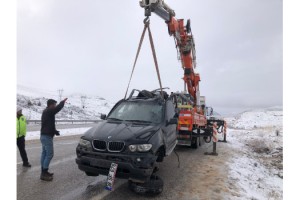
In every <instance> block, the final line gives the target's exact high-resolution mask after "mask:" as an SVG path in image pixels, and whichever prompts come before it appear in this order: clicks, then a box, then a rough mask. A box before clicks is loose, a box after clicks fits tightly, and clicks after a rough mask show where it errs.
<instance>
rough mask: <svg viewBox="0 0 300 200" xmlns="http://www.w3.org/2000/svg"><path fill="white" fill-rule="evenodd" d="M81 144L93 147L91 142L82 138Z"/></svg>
mask: <svg viewBox="0 0 300 200" xmlns="http://www.w3.org/2000/svg"><path fill="white" fill-rule="evenodd" d="M79 145H80V146H83V147H86V148H88V147H91V142H90V141H88V140H85V139H82V138H80V140H79Z"/></svg>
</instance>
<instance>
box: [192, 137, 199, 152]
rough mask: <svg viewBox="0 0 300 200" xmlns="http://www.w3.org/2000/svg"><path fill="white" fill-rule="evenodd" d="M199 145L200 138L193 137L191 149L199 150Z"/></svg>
mask: <svg viewBox="0 0 300 200" xmlns="http://www.w3.org/2000/svg"><path fill="white" fill-rule="evenodd" d="M198 145H199V137H193V138H192V141H191V147H192V148H193V149H197V148H198Z"/></svg>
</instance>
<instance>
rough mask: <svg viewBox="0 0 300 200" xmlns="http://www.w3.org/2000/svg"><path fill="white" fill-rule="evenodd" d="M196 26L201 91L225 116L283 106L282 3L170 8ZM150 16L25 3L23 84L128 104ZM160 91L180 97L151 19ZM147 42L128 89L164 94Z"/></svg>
mask: <svg viewBox="0 0 300 200" xmlns="http://www.w3.org/2000/svg"><path fill="white" fill-rule="evenodd" d="M166 3H168V4H169V5H170V7H172V8H173V9H174V10H175V12H176V17H177V18H184V19H189V18H190V19H191V27H192V32H193V34H194V38H195V42H196V51H197V64H198V65H197V68H196V71H197V72H199V73H200V77H201V82H200V93H201V95H204V96H206V99H207V104H208V105H210V106H213V107H215V109H216V110H218V111H219V112H221V113H225V114H226V113H231V112H238V111H242V110H245V109H249V108H259V107H268V106H275V105H282V0H243V1H241V0H209V1H207V0H184V1H183V0H181V1H179V0H168V1H167V0H166ZM143 19H144V10H143V9H142V8H141V7H140V6H139V3H138V0H121V1H120V0H109V1H104V0H43V1H41V0H18V21H17V45H18V46H17V80H18V84H21V85H25V86H31V87H36V88H43V89H45V90H51V91H56V90H57V89H60V88H63V89H64V90H65V94H67V93H68V94H71V93H82V94H86V95H89V94H91V95H99V96H102V97H104V98H106V99H108V100H111V101H117V100H119V99H121V98H123V96H124V93H125V90H126V86H127V83H128V79H129V75H130V72H131V69H132V64H133V61H134V56H135V53H136V49H137V45H138V42H139V37H140V35H141V32H142V29H143ZM151 29H152V34H153V37H154V43H155V47H156V52H157V56H158V63H159V67H160V71H161V77H162V84H163V86H164V87H166V86H167V87H170V88H171V90H172V91H181V90H183V80H182V79H181V78H182V77H183V70H182V68H181V64H180V62H179V61H178V60H177V53H176V49H175V44H174V40H173V38H171V37H170V36H169V35H168V31H167V26H166V24H165V22H164V21H163V20H162V19H160V18H159V17H158V16H156V15H154V14H153V15H152V17H151ZM145 39H146V40H145V42H144V45H143V48H142V51H141V55H140V59H139V61H138V63H137V68H136V71H135V73H134V76H133V81H132V83H131V89H132V88H137V89H149V90H151V89H156V88H158V87H159V84H158V81H157V77H156V73H155V67H154V63H153V60H152V54H151V50H150V46H149V42H148V38H145Z"/></svg>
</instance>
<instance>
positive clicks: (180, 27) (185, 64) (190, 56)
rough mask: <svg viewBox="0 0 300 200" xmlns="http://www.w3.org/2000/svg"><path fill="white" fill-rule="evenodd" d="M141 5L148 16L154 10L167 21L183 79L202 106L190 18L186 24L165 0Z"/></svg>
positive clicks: (146, 0)
mask: <svg viewBox="0 0 300 200" xmlns="http://www.w3.org/2000/svg"><path fill="white" fill-rule="evenodd" d="M140 6H141V7H142V8H144V9H145V16H146V17H147V18H148V17H149V16H151V13H152V12H154V13H155V14H157V15H158V16H159V17H161V18H162V19H163V20H165V22H166V23H167V25H168V30H169V34H170V36H173V37H174V38H175V43H176V48H177V50H178V53H179V55H180V60H181V63H182V68H183V69H184V78H183V80H184V82H185V84H186V86H187V89H188V93H189V94H190V95H191V96H192V97H193V98H194V99H195V104H196V105H197V106H200V93H199V81H200V75H199V74H198V73H195V72H194V68H196V50H195V43H194V38H193V34H192V31H191V26H190V20H187V24H186V26H184V20H183V19H176V18H175V11H174V10H172V9H171V8H170V7H169V6H168V5H167V4H166V3H165V2H164V1H163V0H142V1H140ZM147 18H146V19H147Z"/></svg>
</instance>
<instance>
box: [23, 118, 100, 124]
mask: <svg viewBox="0 0 300 200" xmlns="http://www.w3.org/2000/svg"><path fill="white" fill-rule="evenodd" d="M100 121H102V120H100V119H95V120H89V119H87V120H76V119H74V120H55V123H56V124H58V123H71V124H73V123H84V124H87V123H97V122H100ZM29 123H32V124H40V123H41V120H27V124H29Z"/></svg>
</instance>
